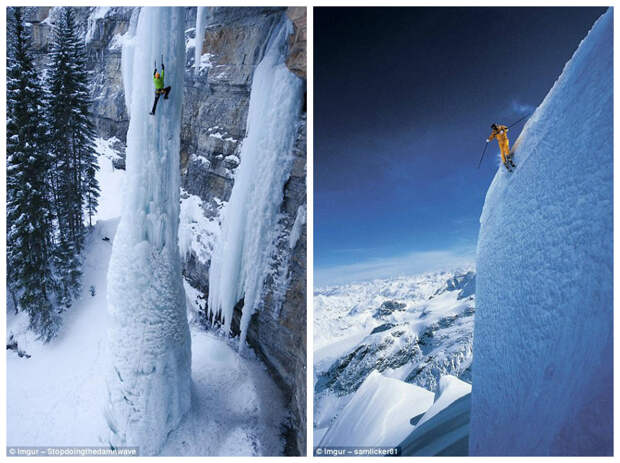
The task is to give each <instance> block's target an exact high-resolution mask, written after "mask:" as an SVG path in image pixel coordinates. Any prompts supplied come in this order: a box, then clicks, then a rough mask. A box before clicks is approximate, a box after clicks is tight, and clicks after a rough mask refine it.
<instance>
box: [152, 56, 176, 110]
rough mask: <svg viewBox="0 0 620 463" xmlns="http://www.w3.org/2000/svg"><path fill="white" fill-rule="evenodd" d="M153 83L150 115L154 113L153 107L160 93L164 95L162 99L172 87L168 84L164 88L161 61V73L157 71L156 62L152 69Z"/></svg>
mask: <svg viewBox="0 0 620 463" xmlns="http://www.w3.org/2000/svg"><path fill="white" fill-rule="evenodd" d="M153 83H154V84H155V101H154V102H153V110H152V111H151V116H153V115H155V109H156V108H157V102H158V101H159V97H160V95H162V94H163V95H164V100H167V99H168V94H169V93H170V90H171V88H172V87H170V86H168V87H165V88H164V63H161V74H159V72H157V63H155V70H154V71H153Z"/></svg>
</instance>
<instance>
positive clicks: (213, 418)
mask: <svg viewBox="0 0 620 463" xmlns="http://www.w3.org/2000/svg"><path fill="white" fill-rule="evenodd" d="M101 146H107V145H105V144H102V145H101ZM99 159H100V166H101V170H100V172H99V179H100V181H101V187H102V196H101V198H100V201H101V205H102V207H101V209H100V211H101V213H100V215H102V216H103V217H105V218H107V219H108V220H99V221H98V222H97V224H96V225H95V227H94V229H93V231H92V232H91V234H90V235H89V237H88V248H87V249H88V251H87V253H86V256H85V262H84V275H83V280H82V281H83V288H84V289H83V292H82V297H81V298H80V299H79V300H78V301H76V303H75V304H74V305H73V307H71V308H70V309H69V310H68V311H67V312H66V313H65V317H64V326H63V328H62V331H61V333H60V335H59V336H58V337H57V338H56V339H54V340H53V341H52V342H50V343H49V344H41V343H40V342H39V341H37V340H35V339H34V337H33V336H32V335H31V333H29V332H28V331H27V330H26V327H27V317H25V316H24V315H23V314H19V315H15V314H13V313H8V314H7V334H8V335H9V336H10V335H11V334H13V335H14V337H15V339H16V340H17V342H18V346H19V349H20V350H22V351H24V352H25V353H26V354H28V355H30V358H27V357H19V356H18V355H17V353H16V352H15V351H13V350H7V430H8V433H7V444H8V445H10V446H69V445H71V446H97V445H101V444H100V441H99V436H100V433H101V432H102V430H103V429H104V420H103V414H102V408H103V399H104V395H105V390H106V389H105V384H104V382H103V377H104V371H105V361H106V352H105V349H106V332H107V320H108V315H107V303H106V273H107V267H108V262H109V258H110V252H111V249H112V241H104V240H103V238H104V237H109V238H110V240H112V239H113V237H114V233H115V231H116V226H117V225H118V219H112V218H111V217H114V216H115V214H117V215H118V214H120V204H121V203H122V193H121V192H122V181H123V180H122V178H123V176H124V171H119V170H112V168H111V161H110V157H109V156H106V155H105V150H100V158H99ZM108 161H110V164H108ZM117 215H116V216H117ZM100 218H101V217H100ZM91 286H93V287H94V289H95V295H94V296H91V294H90V291H89V288H90V287H91ZM188 296H190V297H191V296H192V294H191V293H190V292H188ZM190 302H191V301H190ZM191 337H192V382H193V385H192V407H191V410H190V412H189V414H188V415H187V416H186V417H185V419H184V420H183V421H182V423H181V425H180V426H179V428H178V429H176V430H175V431H173V432H172V433H171V434H170V436H169V438H168V441H167V443H166V446H165V447H164V449H163V452H162V453H163V454H166V455H278V454H281V453H282V451H283V448H284V440H283V437H282V429H281V426H282V423H283V422H284V421H285V420H286V416H287V412H286V409H285V404H284V400H283V397H282V395H281V393H280V391H279V389H278V388H277V386H276V385H275V383H274V382H273V380H272V379H271V377H270V376H269V375H268V373H267V370H266V368H265V367H264V365H263V364H262V363H261V362H260V361H259V360H257V359H256V358H254V357H253V355H252V353H251V351H250V353H249V354H247V355H245V356H243V357H242V356H240V355H239V354H238V353H237V350H236V345H235V341H231V340H228V339H226V338H223V337H220V336H218V335H217V334H216V333H212V332H206V331H204V330H202V329H201V328H199V327H198V326H196V325H191ZM246 351H247V349H246Z"/></svg>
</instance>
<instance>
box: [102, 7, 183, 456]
mask: <svg viewBox="0 0 620 463" xmlns="http://www.w3.org/2000/svg"><path fill="white" fill-rule="evenodd" d="M184 18H185V13H184V10H183V8H142V9H141V11H140V16H139V18H138V19H137V24H135V23H134V21H132V26H131V27H130V29H129V32H128V37H126V42H125V46H124V47H123V79H124V84H125V92H126V100H127V102H128V109H129V112H130V123H129V131H128V133H127V159H126V166H127V173H126V175H127V177H126V180H127V183H126V187H125V190H126V191H125V192H124V193H123V194H124V207H123V213H122V217H121V221H120V224H119V227H118V231H117V233H116V236H115V239H114V245H113V249H112V257H111V260H110V266H109V270H108V294H107V297H108V310H109V312H110V329H109V334H108V343H109V346H108V347H109V367H108V368H109V370H108V372H107V388H108V397H107V404H106V410H105V415H106V421H107V424H108V427H109V430H108V434H107V436H106V437H105V441H106V442H107V443H109V445H111V446H114V447H118V446H138V447H139V451H140V454H141V455H149V454H157V453H158V452H159V451H160V450H161V448H162V445H163V444H164V442H165V440H166V437H167V435H168V433H169V432H170V431H171V430H173V429H174V428H175V427H176V426H177V425H178V424H179V422H180V421H181V419H182V417H183V415H184V414H185V413H186V412H187V411H188V409H189V407H190V385H191V376H190V365H191V348H190V336H189V327H188V323H187V315H186V308H185V294H184V290H183V285H182V279H181V261H180V257H179V250H178V244H177V229H178V221H179V184H180V172H179V144H180V125H181V105H182V97H183V73H184V70H185V69H184V61H185V43H184V36H183V34H184ZM134 31H135V32H134ZM132 34H134V35H133V36H132ZM162 37H165V40H162ZM162 55H163V58H164V60H165V64H166V73H165V81H166V85H171V86H172V91H171V93H170V98H169V99H168V100H163V98H161V99H160V101H159V105H158V108H157V114H156V115H155V116H151V115H149V111H150V109H151V106H152V104H153V96H154V90H153V80H152V79H153V75H152V72H153V63H154V61H155V60H157V63H158V67H159V66H161V63H160V57H161V56H162ZM160 70H161V68H160ZM119 194H120V192H119Z"/></svg>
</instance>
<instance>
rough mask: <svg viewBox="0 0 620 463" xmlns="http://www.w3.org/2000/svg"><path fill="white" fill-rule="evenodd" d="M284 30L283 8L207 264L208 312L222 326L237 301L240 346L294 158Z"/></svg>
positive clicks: (295, 101) (288, 27) (257, 75)
mask: <svg viewBox="0 0 620 463" xmlns="http://www.w3.org/2000/svg"><path fill="white" fill-rule="evenodd" d="M291 31H292V24H291V22H290V21H289V20H288V19H287V18H286V16H285V15H284V14H282V19H281V21H280V22H279V23H278V24H277V25H276V27H275V29H274V30H273V31H272V33H271V36H270V39H269V42H268V44H267V48H266V52H265V56H264V57H263V59H262V61H261V62H260V64H259V65H258V66H257V67H256V70H255V71H254V77H253V80H252V91H251V94H250V107H249V112H248V124H247V136H246V138H245V139H244V141H243V144H242V147H241V153H240V158H241V163H240V165H239V167H238V168H237V172H236V175H235V183H234V186H233V189H232V192H231V196H230V201H229V202H228V204H227V205H226V207H225V209H224V210H223V212H222V232H221V234H220V236H219V239H218V242H217V243H216V249H215V253H214V255H213V258H212V261H211V266H210V268H209V311H210V313H211V314H218V313H219V314H221V316H222V319H223V321H224V327H225V330H226V331H229V330H230V326H231V321H232V316H233V309H234V307H235V305H236V304H237V302H238V301H239V300H241V299H242V298H243V299H244V306H243V311H242V316H241V345H243V344H244V342H245V338H246V335H247V329H248V325H249V322H250V318H251V316H252V314H253V312H254V311H255V310H256V309H257V308H258V307H259V305H260V304H261V300H262V298H261V296H262V291H263V284H264V282H265V277H266V276H267V275H268V273H269V271H270V264H271V257H272V255H273V253H274V252H275V248H274V246H275V240H276V238H277V235H278V233H279V231H280V227H278V216H279V212H280V210H279V208H280V205H281V203H282V199H283V189H284V184H285V182H286V181H287V179H288V178H289V176H290V172H291V168H292V164H293V155H292V149H293V144H294V141H295V135H296V132H297V120H298V118H299V111H300V109H301V101H302V99H301V96H302V81H301V79H299V78H298V77H296V76H295V75H294V74H293V73H291V72H290V71H289V69H288V68H287V67H286V64H285V59H286V50H287V38H288V36H289V35H290V33H291Z"/></svg>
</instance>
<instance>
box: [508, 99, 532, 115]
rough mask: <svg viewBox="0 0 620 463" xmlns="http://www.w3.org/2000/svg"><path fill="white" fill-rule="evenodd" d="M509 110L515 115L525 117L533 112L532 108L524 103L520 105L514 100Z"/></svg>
mask: <svg viewBox="0 0 620 463" xmlns="http://www.w3.org/2000/svg"><path fill="white" fill-rule="evenodd" d="M510 109H512V111H514V112H516V113H517V114H520V115H525V114H528V113H531V112H533V111H534V109H536V108H534V106H532V105H529V104H526V103H520V102H518V101H516V100H512V104H511V105H510Z"/></svg>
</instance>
